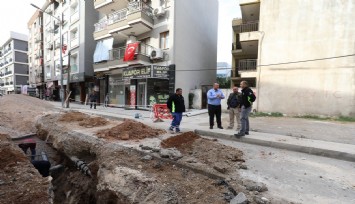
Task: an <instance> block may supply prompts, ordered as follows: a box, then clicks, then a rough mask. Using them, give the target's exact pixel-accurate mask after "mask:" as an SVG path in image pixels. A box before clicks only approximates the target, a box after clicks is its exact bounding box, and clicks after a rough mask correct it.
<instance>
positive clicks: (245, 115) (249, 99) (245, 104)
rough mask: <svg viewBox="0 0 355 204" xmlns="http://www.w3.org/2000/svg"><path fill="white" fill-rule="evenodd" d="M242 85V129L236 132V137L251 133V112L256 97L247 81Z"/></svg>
mask: <svg viewBox="0 0 355 204" xmlns="http://www.w3.org/2000/svg"><path fill="white" fill-rule="evenodd" d="M240 87H241V88H242V103H241V106H242V110H241V113H240V120H241V129H240V131H239V132H238V133H237V134H234V136H236V137H240V136H245V135H249V113H250V112H251V108H252V105H253V102H254V101H255V99H256V97H255V95H254V93H253V90H251V89H250V88H249V84H248V82H247V81H242V82H240Z"/></svg>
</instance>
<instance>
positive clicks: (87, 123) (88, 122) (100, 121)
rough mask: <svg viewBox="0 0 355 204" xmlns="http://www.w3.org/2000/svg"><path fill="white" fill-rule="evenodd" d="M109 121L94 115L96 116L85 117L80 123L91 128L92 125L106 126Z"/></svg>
mask: <svg viewBox="0 0 355 204" xmlns="http://www.w3.org/2000/svg"><path fill="white" fill-rule="evenodd" d="M107 123H108V121H107V120H106V119H104V118H101V117H94V118H85V119H84V120H83V121H81V122H80V123H79V125H80V126H84V127H86V128H91V127H99V126H105V125H106V124H107Z"/></svg>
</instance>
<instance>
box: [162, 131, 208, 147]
mask: <svg viewBox="0 0 355 204" xmlns="http://www.w3.org/2000/svg"><path fill="white" fill-rule="evenodd" d="M199 138H201V137H200V136H199V135H197V134H195V133H194V132H186V133H183V134H180V135H177V136H174V137H170V138H168V139H165V140H163V141H161V147H163V148H173V147H175V148H177V149H178V150H183V149H186V148H188V149H190V148H191V145H192V144H193V143H194V142H195V140H197V139H199Z"/></svg>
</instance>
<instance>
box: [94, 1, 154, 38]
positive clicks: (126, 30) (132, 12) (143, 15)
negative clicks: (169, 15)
mask: <svg viewBox="0 0 355 204" xmlns="http://www.w3.org/2000/svg"><path fill="white" fill-rule="evenodd" d="M153 24H154V20H153V8H151V7H150V6H149V5H148V4H145V3H144V2H130V3H128V7H127V8H124V9H121V10H119V11H115V12H113V13H111V14H109V15H108V19H102V20H100V22H98V23H97V24H95V33H94V38H95V39H96V40H97V39H100V38H104V37H107V36H106V35H107V34H109V33H110V34H112V33H116V32H121V33H123V34H125V35H129V34H131V33H134V34H135V35H140V34H143V33H145V32H148V31H150V30H152V28H153Z"/></svg>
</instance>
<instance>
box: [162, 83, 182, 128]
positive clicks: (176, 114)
mask: <svg viewBox="0 0 355 204" xmlns="http://www.w3.org/2000/svg"><path fill="white" fill-rule="evenodd" d="M166 105H167V107H168V109H169V111H170V112H171V114H172V115H173V121H172V122H171V126H170V128H169V130H170V131H171V132H173V131H174V128H175V132H176V133H179V132H180V123H181V120H182V113H183V112H185V111H186V109H185V101H184V97H183V96H182V89H181V88H177V89H176V92H175V94H173V95H171V96H170V97H169V99H168V101H167V103H166Z"/></svg>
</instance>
